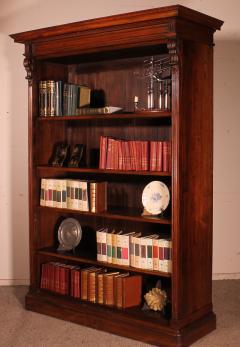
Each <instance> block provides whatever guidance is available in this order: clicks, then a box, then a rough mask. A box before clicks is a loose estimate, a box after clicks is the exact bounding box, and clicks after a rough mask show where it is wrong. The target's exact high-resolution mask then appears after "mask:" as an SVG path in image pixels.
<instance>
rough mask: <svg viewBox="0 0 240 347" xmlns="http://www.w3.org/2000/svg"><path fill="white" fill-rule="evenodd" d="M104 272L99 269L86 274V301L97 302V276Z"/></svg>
mask: <svg viewBox="0 0 240 347" xmlns="http://www.w3.org/2000/svg"><path fill="white" fill-rule="evenodd" d="M101 272H104V270H103V269H101V268H99V269H96V270H93V271H90V272H89V273H88V288H87V292H88V296H87V297H88V301H90V302H97V274H98V273H101Z"/></svg>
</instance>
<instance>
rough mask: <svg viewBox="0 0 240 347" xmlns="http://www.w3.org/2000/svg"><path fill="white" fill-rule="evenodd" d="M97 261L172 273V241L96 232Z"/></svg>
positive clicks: (105, 229)
mask: <svg viewBox="0 0 240 347" xmlns="http://www.w3.org/2000/svg"><path fill="white" fill-rule="evenodd" d="M96 242H97V260H98V261H103V262H108V263H112V264H117V265H125V266H132V267H135V268H140V269H149V270H156V271H161V272H167V273H171V272H172V241H171V240H169V239H162V238H160V236H159V235H157V234H152V235H148V236H142V235H141V233H135V232H130V233H124V232H123V231H119V232H116V231H115V230H108V229H107V228H101V229H99V230H97V231H96Z"/></svg>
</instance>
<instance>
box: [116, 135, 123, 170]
mask: <svg viewBox="0 0 240 347" xmlns="http://www.w3.org/2000/svg"><path fill="white" fill-rule="evenodd" d="M117 143H118V170H123V141H122V140H118V142H117Z"/></svg>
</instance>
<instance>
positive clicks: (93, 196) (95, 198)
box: [90, 182, 107, 213]
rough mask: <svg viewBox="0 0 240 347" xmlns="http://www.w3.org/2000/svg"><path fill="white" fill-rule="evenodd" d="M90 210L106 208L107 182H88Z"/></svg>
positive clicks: (103, 209)
mask: <svg viewBox="0 0 240 347" xmlns="http://www.w3.org/2000/svg"><path fill="white" fill-rule="evenodd" d="M90 209H91V212H93V213H94V212H103V211H106V210H107V182H90Z"/></svg>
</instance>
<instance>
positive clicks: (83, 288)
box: [81, 266, 97, 300]
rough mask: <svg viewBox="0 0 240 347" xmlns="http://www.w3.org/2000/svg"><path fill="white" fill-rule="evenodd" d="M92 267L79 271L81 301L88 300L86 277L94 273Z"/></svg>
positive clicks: (94, 268)
mask: <svg viewBox="0 0 240 347" xmlns="http://www.w3.org/2000/svg"><path fill="white" fill-rule="evenodd" d="M96 269H97V268H96V267H94V266H91V267H87V268H85V269H82V271H81V299H82V300H88V275H89V272H92V271H95V270H96Z"/></svg>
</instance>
